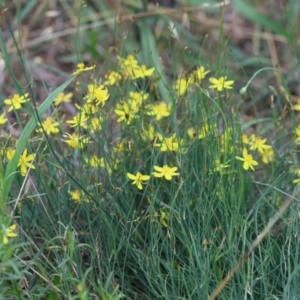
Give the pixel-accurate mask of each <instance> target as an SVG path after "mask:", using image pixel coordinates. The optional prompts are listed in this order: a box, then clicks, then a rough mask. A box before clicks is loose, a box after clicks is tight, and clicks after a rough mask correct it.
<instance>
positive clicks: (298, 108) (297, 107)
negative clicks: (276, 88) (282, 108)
mask: <svg viewBox="0 0 300 300" xmlns="http://www.w3.org/2000/svg"><path fill="white" fill-rule="evenodd" d="M293 109H294V110H296V111H300V100H298V101H297V104H295V105H294V107H293Z"/></svg>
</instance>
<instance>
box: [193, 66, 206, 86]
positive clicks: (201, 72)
mask: <svg viewBox="0 0 300 300" xmlns="http://www.w3.org/2000/svg"><path fill="white" fill-rule="evenodd" d="M209 72H210V71H209V70H205V68H204V67H203V66H200V67H199V68H197V70H195V71H193V72H192V74H191V80H192V82H195V83H198V82H201V80H202V79H204V78H205V76H206V74H208V73H209Z"/></svg>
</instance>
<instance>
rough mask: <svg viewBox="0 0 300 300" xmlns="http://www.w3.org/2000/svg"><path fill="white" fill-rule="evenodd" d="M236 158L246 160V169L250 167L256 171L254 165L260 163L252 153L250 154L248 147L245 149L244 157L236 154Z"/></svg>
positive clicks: (244, 166) (244, 165)
mask: <svg viewBox="0 0 300 300" xmlns="http://www.w3.org/2000/svg"><path fill="white" fill-rule="evenodd" d="M235 158H236V159H238V160H240V161H243V162H244V164H243V168H244V169H245V170H248V169H249V168H250V169H251V170H253V171H254V167H253V166H257V165H258V162H257V161H256V160H254V158H253V156H252V155H251V154H248V150H247V149H246V148H244V149H243V157H239V156H236V157H235Z"/></svg>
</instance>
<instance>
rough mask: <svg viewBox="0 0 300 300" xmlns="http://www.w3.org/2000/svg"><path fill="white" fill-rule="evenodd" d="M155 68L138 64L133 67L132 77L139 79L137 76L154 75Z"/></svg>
mask: <svg viewBox="0 0 300 300" xmlns="http://www.w3.org/2000/svg"><path fill="white" fill-rule="evenodd" d="M154 70H155V69H154V68H151V69H147V68H146V66H145V65H142V66H141V67H140V66H137V67H135V68H133V69H132V79H137V78H145V77H149V76H152V74H153V73H154Z"/></svg>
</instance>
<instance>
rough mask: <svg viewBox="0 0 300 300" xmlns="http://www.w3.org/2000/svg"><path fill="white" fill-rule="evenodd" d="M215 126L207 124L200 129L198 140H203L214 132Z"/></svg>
mask: <svg viewBox="0 0 300 300" xmlns="http://www.w3.org/2000/svg"><path fill="white" fill-rule="evenodd" d="M216 128H217V126H216V125H210V124H208V123H206V124H204V125H203V126H202V127H201V129H200V133H199V135H198V138H199V139H203V138H205V137H206V136H207V135H209V134H213V133H214V132H215V130H216Z"/></svg>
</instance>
